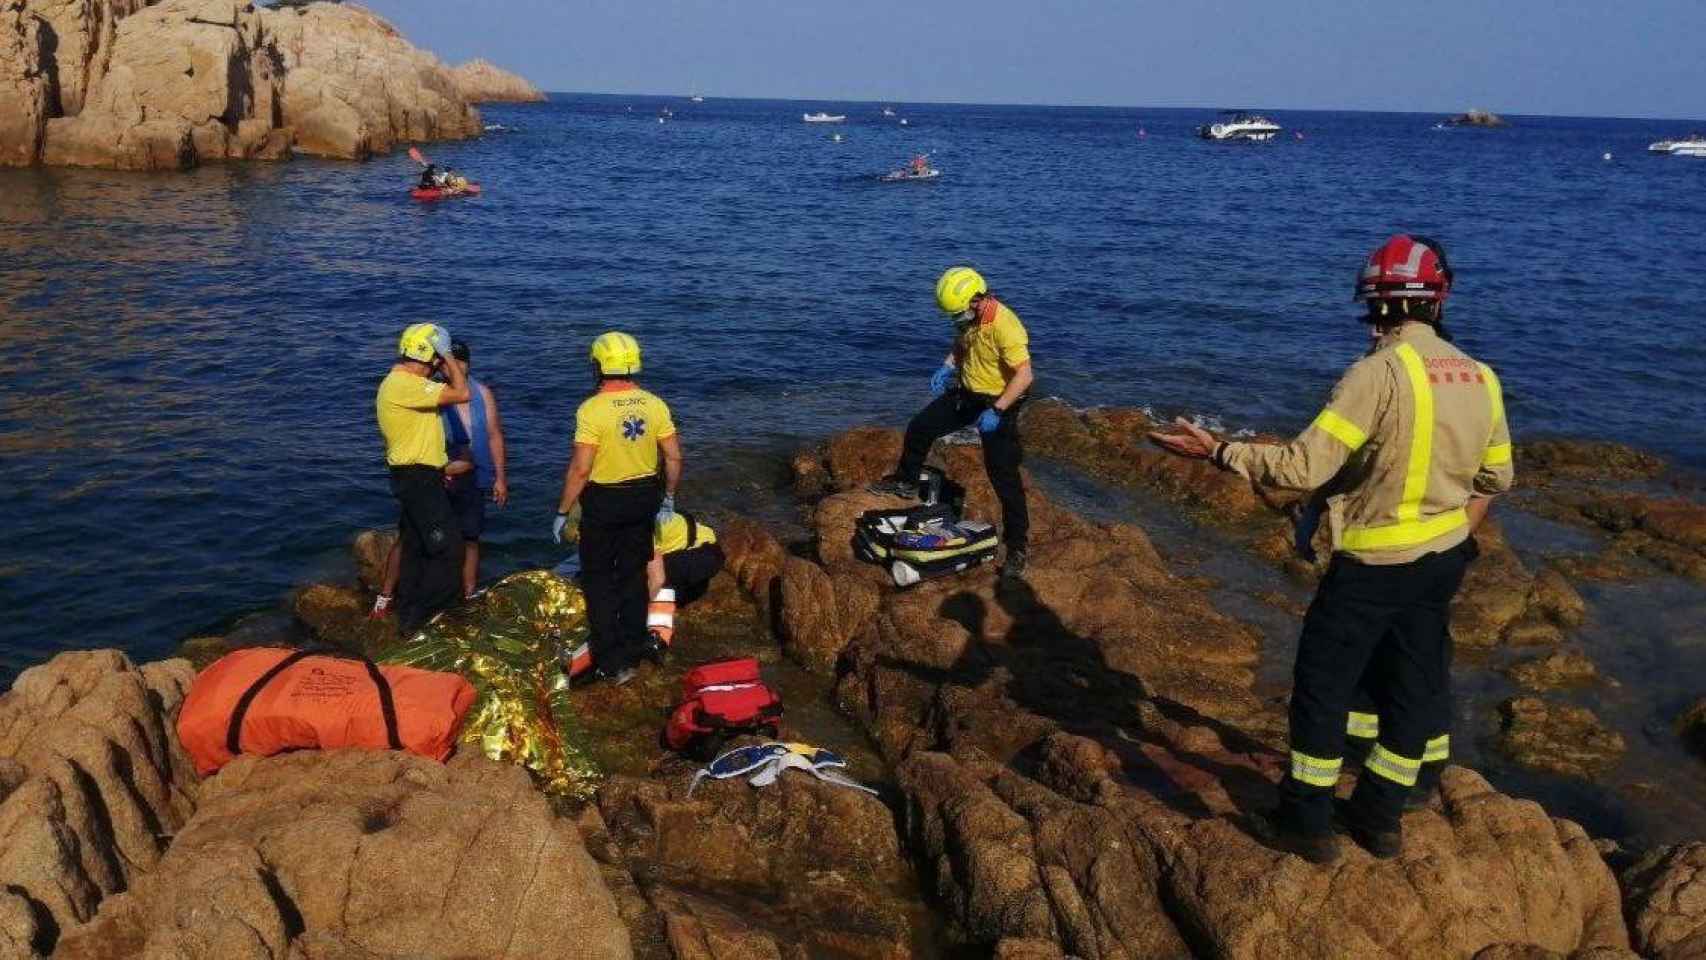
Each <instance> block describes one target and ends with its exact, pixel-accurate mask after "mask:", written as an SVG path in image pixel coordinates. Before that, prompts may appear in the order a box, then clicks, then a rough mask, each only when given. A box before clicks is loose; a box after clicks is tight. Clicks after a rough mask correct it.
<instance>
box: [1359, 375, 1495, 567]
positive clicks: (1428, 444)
mask: <svg viewBox="0 0 1706 960" xmlns="http://www.w3.org/2000/svg"><path fill="white" fill-rule="evenodd" d="M1393 353H1394V354H1396V355H1397V357H1398V360H1399V362H1401V363H1402V364H1403V365H1404V373H1405V374H1406V375H1407V376H1408V377H1409V380H1410V394H1411V399H1412V401H1413V402H1414V403H1415V407H1416V410H1415V416H1414V418H1413V419H1412V420H1411V422H1410V461H1409V463H1408V464H1407V465H1406V467H1405V470H1404V499H1403V500H1402V501H1400V502H1399V504H1398V520H1397V522H1396V523H1388V524H1383V525H1381V526H1378V527H1350V528H1347V529H1346V530H1345V533H1344V537H1343V540H1342V543H1341V545H1342V546H1343V547H1344V548H1345V549H1347V550H1401V549H1403V548H1405V547H1414V546H1418V545H1420V544H1424V543H1427V542H1428V541H1429V540H1433V539H1434V538H1436V537H1443V536H1445V535H1446V534H1448V533H1451V532H1452V531H1453V530H1456V529H1457V528H1458V527H1461V526H1464V525H1466V524H1467V523H1468V522H1469V515H1468V514H1467V513H1465V512H1464V511H1463V510H1462V509H1461V508H1459V509H1457V510H1449V511H1446V512H1445V513H1442V514H1439V515H1438V516H1434V517H1429V518H1428V519H1426V520H1423V519H1421V516H1422V501H1423V500H1424V499H1426V497H1427V493H1428V471H1429V469H1430V468H1431V467H1432V465H1433V454H1434V392H1433V387H1431V386H1429V385H1428V371H1427V366H1426V364H1424V363H1423V362H1422V355H1421V354H1419V353H1417V352H1416V348H1415V347H1412V346H1410V345H1409V344H1407V343H1400V344H1399V345H1398V346H1397V347H1396V348H1394V350H1393Z"/></svg>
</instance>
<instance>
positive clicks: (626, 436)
mask: <svg viewBox="0 0 1706 960" xmlns="http://www.w3.org/2000/svg"><path fill="white" fill-rule="evenodd" d="M591 358H592V367H593V375H594V376H595V377H596V378H597V381H598V390H597V392H596V393H594V394H593V395H592V396H591V397H590V398H588V399H587V400H586V402H584V403H582V404H581V405H580V410H579V411H577V412H576V414H575V452H574V457H573V458H572V459H571V460H570V461H569V467H568V470H567V472H566V474H565V475H564V477H563V496H562V499H561V500H560V501H559V502H558V505H557V519H556V522H555V523H554V524H553V525H552V528H551V535H552V537H553V538H554V539H557V540H561V539H562V538H563V533H564V531H565V530H566V529H567V527H568V524H569V515H570V513H571V512H572V511H573V510H574V508H575V507H576V505H579V506H580V508H581V520H580V559H581V586H582V589H584V590H585V591H586V609H587V619H588V620H589V621H590V624H591V627H592V638H591V645H592V658H593V664H594V676H595V677H596V678H598V679H603V680H608V681H610V682H612V683H615V684H618V685H620V684H624V683H627V682H628V681H629V680H632V679H633V678H634V667H635V666H636V665H637V664H638V663H639V661H640V658H641V657H642V656H644V655H645V653H646V652H647V650H648V648H649V638H648V636H647V630H646V606H647V602H646V601H647V599H648V596H647V591H646V565H647V564H648V563H649V562H650V561H651V559H652V534H653V530H654V528H656V527H658V526H662V525H664V524H667V523H668V522H669V521H670V520H671V518H673V516H674V514H675V490H676V486H677V484H679V483H680V482H681V444H680V440H679V438H677V436H676V432H675V422H674V421H673V420H672V419H671V418H670V413H669V406H668V405H667V404H665V403H664V402H663V401H662V400H660V399H658V398H657V397H656V396H654V395H652V394H651V393H648V392H646V391H645V390H642V389H640V386H639V384H637V383H635V382H634V376H635V374H638V373H639V372H640V344H639V341H637V340H635V339H634V338H633V337H631V336H629V335H628V334H626V333H618V332H616V331H611V332H609V333H606V334H603V335H602V336H600V337H599V338H598V339H596V340H594V341H593V342H592V352H591Z"/></svg>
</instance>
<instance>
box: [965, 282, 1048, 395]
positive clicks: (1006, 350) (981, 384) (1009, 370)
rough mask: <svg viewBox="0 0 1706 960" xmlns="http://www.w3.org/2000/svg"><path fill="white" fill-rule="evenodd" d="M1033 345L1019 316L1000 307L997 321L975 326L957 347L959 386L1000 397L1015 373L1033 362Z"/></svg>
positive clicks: (1002, 306)
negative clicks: (1024, 365)
mask: <svg viewBox="0 0 1706 960" xmlns="http://www.w3.org/2000/svg"><path fill="white" fill-rule="evenodd" d="M1030 344H1031V337H1030V334H1028V333H1026V332H1025V325H1024V324H1022V323H1020V322H1019V315H1018V314H1016V313H1014V312H1013V311H1011V310H1009V309H1007V305H1006V304H1000V305H998V306H997V307H996V308H995V319H993V320H991V321H989V322H988V323H977V324H973V325H972V326H971V327H970V328H968V329H967V330H966V331H965V332H964V333H962V334H960V339H959V342H958V343H956V344H955V345H954V358H955V361H956V362H957V363H958V364H959V368H960V385H961V386H962V387H964V388H965V389H967V390H970V391H971V392H972V393H981V394H983V395H985V396H1000V395H1001V394H1002V392H1004V391H1005V390H1006V389H1007V381H1008V380H1009V379H1011V378H1012V376H1013V371H1014V370H1017V369H1018V368H1019V367H1020V366H1021V365H1022V364H1024V363H1026V362H1028V361H1029V360H1030V359H1031V346H1030Z"/></svg>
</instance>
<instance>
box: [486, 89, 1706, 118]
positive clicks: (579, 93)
mask: <svg viewBox="0 0 1706 960" xmlns="http://www.w3.org/2000/svg"><path fill="white" fill-rule="evenodd" d="M541 91H542V92H543V93H544V94H545V95H546V96H547V97H550V96H565V97H642V98H647V99H653V100H683V101H685V100H688V99H689V98H691V97H693V96H700V97H704V98H705V99H706V100H707V101H710V100H742V101H750V102H769V103H801V104H836V103H841V104H868V105H871V106H875V107H884V106H901V105H906V104H911V105H916V106H925V107H1034V108H1043V109H1058V110H1200V111H1203V112H1207V113H1219V112H1221V111H1223V110H1227V109H1229V108H1227V107H1219V106H1202V105H1197V104H1187V105H1167V104H1154V103H1152V104H1113V103H1045V102H1042V101H1019V102H1010V103H996V102H989V101H979V100H928V99H926V100H861V99H855V98H838V97H755V96H744V95H743V96H732V95H723V94H709V93H704V92H702V91H701V92H699V93H697V94H695V93H639V92H635V91H602V90H544V89H543V88H541ZM498 103H502V101H498ZM522 105H524V104H522ZM1230 109H1243V110H1250V111H1251V112H1273V113H1282V112H1283V113H1366V114H1381V115H1391V116H1439V117H1445V118H1449V117H1458V116H1462V115H1464V114H1465V113H1467V112H1468V111H1469V110H1487V111H1488V112H1489V113H1493V114H1495V115H1497V116H1500V117H1524V118H1532V119H1539V120H1640V121H1650V122H1654V123H1706V117H1684V116H1673V117H1662V116H1636V115H1632V114H1628V115H1613V114H1586V113H1521V112H1517V111H1504V110H1489V109H1488V108H1485V107H1468V108H1465V109H1462V110H1372V109H1367V108H1348V107H1242V108H1230Z"/></svg>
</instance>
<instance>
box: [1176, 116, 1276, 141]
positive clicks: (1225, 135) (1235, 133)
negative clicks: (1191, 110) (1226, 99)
mask: <svg viewBox="0 0 1706 960" xmlns="http://www.w3.org/2000/svg"><path fill="white" fill-rule="evenodd" d="M1282 129H1284V128H1282V127H1281V126H1280V125H1279V124H1277V123H1275V122H1273V121H1272V120H1269V119H1268V118H1267V117H1264V116H1262V115H1261V114H1256V113H1250V112H1248V111H1245V110H1223V111H1221V114H1220V119H1219V120H1218V121H1216V122H1214V123H1205V124H1203V125H1202V126H1200V127H1198V128H1197V136H1199V137H1202V138H1203V139H1204V140H1249V141H1255V142H1257V143H1261V142H1265V141H1268V140H1272V139H1273V138H1274V137H1275V136H1277V135H1278V134H1279V132H1280V130H1282Z"/></svg>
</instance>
